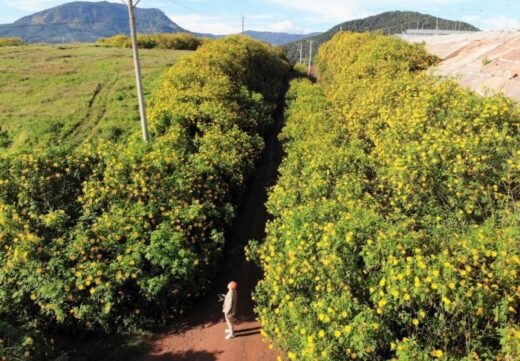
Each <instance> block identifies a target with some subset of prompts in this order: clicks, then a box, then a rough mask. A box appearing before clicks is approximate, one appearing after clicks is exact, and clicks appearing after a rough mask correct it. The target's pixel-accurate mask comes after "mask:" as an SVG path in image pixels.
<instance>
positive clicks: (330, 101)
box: [252, 33, 520, 361]
mask: <svg viewBox="0 0 520 361" xmlns="http://www.w3.org/2000/svg"><path fill="white" fill-rule="evenodd" d="M435 61H436V60H435V59H434V58H432V57H431V56H429V55H428V54H426V52H425V51H424V50H423V49H422V48H421V47H419V46H411V45H408V44H406V43H405V42H402V41H401V40H398V39H394V38H390V37H384V36H380V35H368V34H357V35H355V34H351V33H341V34H339V35H337V36H335V37H334V38H333V40H332V41H331V42H329V43H328V44H326V45H324V46H323V47H322V48H321V49H320V53H319V56H318V59H317V62H318V66H319V69H320V71H321V73H320V77H319V78H320V79H319V81H318V83H317V84H312V83H311V82H309V81H308V80H296V81H293V83H292V85H291V88H290V91H289V96H288V111H287V124H286V126H285V128H284V130H283V139H284V141H285V151H286V153H287V158H286V159H285V160H284V162H283V164H282V167H281V176H280V179H279V182H278V184H277V185H276V186H275V187H274V189H273V190H272V192H271V194H270V197H269V201H268V209H269V212H270V213H271V214H272V216H273V221H272V222H270V223H269V225H268V228H267V239H266V241H265V243H264V244H263V245H262V246H260V249H259V251H258V252H257V253H256V256H257V257H259V260H260V263H261V265H262V267H263V270H264V279H263V280H262V281H261V282H260V284H259V286H258V288H257V290H256V294H255V298H256V302H257V304H258V306H257V311H258V313H259V315H260V320H261V323H262V325H263V329H264V335H265V336H266V337H267V338H268V339H269V340H270V341H271V342H272V343H274V344H275V346H276V347H279V348H281V349H282V350H284V351H285V352H286V355H287V357H288V358H289V359H291V360H309V361H311V360H320V361H327V360H348V359H363V360H390V359H392V360H433V359H442V360H490V359H498V360H517V359H519V358H520V342H519V341H520V328H519V323H518V321H519V312H520V309H519V301H520V286H519V284H518V274H519V272H520V231H519V224H518V220H519V209H518V199H519V198H518V197H519V192H520V188H519V183H518V181H519V179H520V177H519V175H520V174H519V171H520V150H519V144H520V142H519V141H520V135H519V132H518V130H519V129H518V128H519V124H520V107H519V106H518V104H516V103H514V102H512V101H510V100H508V99H506V98H504V97H501V96H494V97H490V98H484V97H481V96H479V95H476V94H475V93H472V92H470V91H467V90H463V89H461V88H459V87H458V86H457V85H456V84H455V83H454V82H453V81H451V80H441V79H438V78H436V77H434V76H431V75H427V74H424V72H423V70H425V69H427V68H428V67H429V66H430V65H431V64H434V63H435ZM252 250H253V251H254V247H252ZM252 253H254V252H252ZM253 255H254V254H253Z"/></svg>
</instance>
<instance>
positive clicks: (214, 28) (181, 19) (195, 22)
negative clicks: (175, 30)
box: [168, 14, 242, 35]
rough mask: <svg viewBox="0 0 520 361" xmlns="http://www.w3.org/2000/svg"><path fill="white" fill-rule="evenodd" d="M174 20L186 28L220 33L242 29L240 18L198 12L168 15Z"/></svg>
mask: <svg viewBox="0 0 520 361" xmlns="http://www.w3.org/2000/svg"><path fill="white" fill-rule="evenodd" d="M168 16H169V17H170V19H172V21H174V22H175V23H176V24H178V25H180V26H181V27H183V28H184V29H186V30H189V31H193V32H197V33H211V34H218V35H226V34H236V33H239V32H240V31H242V22H241V19H240V18H237V19H235V18H234V17H233V18H231V17H226V16H224V17H217V16H205V15H198V14H188V15H168Z"/></svg>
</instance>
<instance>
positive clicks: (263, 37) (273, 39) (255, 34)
mask: <svg viewBox="0 0 520 361" xmlns="http://www.w3.org/2000/svg"><path fill="white" fill-rule="evenodd" d="M193 34H195V35H197V36H199V37H201V38H211V39H218V38H223V37H224V36H226V35H214V34H202V33H193ZM244 34H245V35H247V36H249V37H251V38H253V39H256V40H260V41H264V42H266V43H269V44H271V45H284V44H287V43H290V42H292V41H298V40H301V39H305V38H308V37H309V36H315V35H318V34H320V33H311V34H289V33H283V32H282V33H275V32H270V31H255V30H246V31H245V32H244Z"/></svg>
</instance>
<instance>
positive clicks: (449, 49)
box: [406, 31, 520, 101]
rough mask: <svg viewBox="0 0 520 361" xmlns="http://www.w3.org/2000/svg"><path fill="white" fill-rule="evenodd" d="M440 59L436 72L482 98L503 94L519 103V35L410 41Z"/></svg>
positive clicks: (467, 35)
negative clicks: (450, 77) (495, 93)
mask: <svg viewBox="0 0 520 361" xmlns="http://www.w3.org/2000/svg"><path fill="white" fill-rule="evenodd" d="M406 40H408V41H411V42H425V43H426V48H427V49H428V51H430V52H431V53H432V54H435V55H437V56H439V57H440V58H441V59H442V62H441V64H440V65H439V66H438V67H437V69H436V72H437V73H438V74H440V75H448V76H454V77H456V78H457V79H458V81H459V83H460V84H461V85H462V86H464V87H469V88H471V89H473V90H475V91H477V92H479V93H481V94H489V93H494V92H497V91H498V92H503V93H504V94H505V95H507V96H509V97H511V98H513V99H516V100H517V101H520V31H509V32H477V33H472V34H460V35H442V36H425V37H410V38H407V39H406Z"/></svg>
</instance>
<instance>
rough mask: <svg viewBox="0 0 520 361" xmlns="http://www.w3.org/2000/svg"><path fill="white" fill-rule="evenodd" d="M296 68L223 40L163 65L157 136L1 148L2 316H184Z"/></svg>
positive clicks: (134, 319)
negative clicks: (32, 150)
mask: <svg viewBox="0 0 520 361" xmlns="http://www.w3.org/2000/svg"><path fill="white" fill-rule="evenodd" d="M230 64H233V67H230ZM288 73H289V65H288V63H287V61H286V59H285V58H284V56H283V55H282V54H281V53H280V52H279V51H278V50H275V49H274V48H271V47H270V46H267V45H265V44H263V43H260V42H257V41H253V40H250V39H248V38H245V37H239V36H235V37H228V38H225V39H222V40H219V41H215V42H211V43H208V44H206V45H204V46H202V47H201V48H200V49H199V51H198V52H196V53H194V54H193V55H191V56H189V57H187V58H185V59H183V60H182V61H181V62H179V63H178V64H177V65H175V66H174V67H173V68H172V70H170V71H169V72H168V73H167V74H166V75H165V76H164V79H163V81H162V85H161V86H160V87H159V89H158V90H157V92H156V95H155V97H154V100H153V102H152V103H153V105H152V106H151V108H150V122H151V130H152V138H153V140H152V141H151V142H150V143H144V142H142V140H141V139H140V135H139V134H135V135H134V136H133V137H132V138H131V139H130V141H129V142H128V144H124V145H122V144H115V143H111V142H109V141H101V142H98V143H90V144H85V145H83V146H82V147H80V148H79V149H77V150H75V151H74V152H72V153H66V152H64V151H59V150H49V151H48V152H44V153H41V154H17V155H10V156H7V155H3V156H2V157H1V158H0V264H1V268H0V319H4V320H6V321H5V322H7V320H9V322H10V323H11V324H12V325H13V327H14V328H15V327H18V326H17V324H16V323H17V322H18V323H19V324H22V326H23V327H22V328H24V327H25V326H24V322H25V321H24V320H32V321H34V322H35V323H36V326H35V327H36V328H37V329H38V328H42V329H44V330H45V329H49V328H53V329H55V328H56V327H58V328H59V327H74V328H79V329H93V330H96V329H98V330H105V331H114V330H118V329H127V328H128V327H130V326H132V325H136V324H141V325H142V324H146V322H147V321H148V320H153V321H154V322H157V321H161V320H162V321H165V320H166V319H167V318H168V317H175V316H178V315H180V314H182V313H183V312H184V311H185V310H186V308H187V306H188V305H190V304H192V302H191V301H192V300H193V299H194V298H195V297H197V296H199V295H201V294H203V293H204V292H206V291H207V290H208V287H209V284H210V281H211V280H212V277H213V275H214V270H215V267H216V265H217V263H218V261H219V257H220V255H221V253H222V249H223V246H224V243H225V232H226V230H227V229H228V227H229V226H230V225H231V223H232V221H233V219H234V216H235V212H236V208H237V204H238V203H239V201H240V199H241V196H242V192H243V190H244V187H245V182H246V180H247V178H248V176H249V175H250V174H251V172H252V171H253V169H254V165H255V161H256V160H257V159H258V158H259V155H260V152H261V151H262V149H263V146H264V141H263V135H264V132H265V131H266V130H267V129H268V128H269V126H270V124H271V123H272V120H271V111H272V110H273V109H274V108H275V106H276V104H277V102H278V101H279V98H280V97H281V95H282V94H283V92H284V86H285V82H286V78H287V76H288ZM0 335H1V333H0ZM10 347H11V346H10ZM8 352H9V350H8V349H7V348H3V346H2V344H0V358H1V357H2V356H6V355H9V354H8ZM23 352H25V350H24V351H23Z"/></svg>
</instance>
